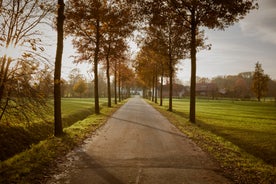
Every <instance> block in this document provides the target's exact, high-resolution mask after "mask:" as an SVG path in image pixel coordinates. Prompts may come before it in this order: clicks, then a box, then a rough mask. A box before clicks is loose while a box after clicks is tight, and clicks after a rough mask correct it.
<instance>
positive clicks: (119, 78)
mask: <svg viewBox="0 0 276 184" xmlns="http://www.w3.org/2000/svg"><path fill="white" fill-rule="evenodd" d="M118 67H119V73H118V96H119V102H121V99H122V97H121V69H120V68H121V61H119V66H118Z"/></svg>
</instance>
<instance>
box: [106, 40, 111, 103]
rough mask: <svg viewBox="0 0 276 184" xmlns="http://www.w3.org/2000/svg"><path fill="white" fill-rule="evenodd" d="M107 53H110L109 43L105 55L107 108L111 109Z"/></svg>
mask: <svg viewBox="0 0 276 184" xmlns="http://www.w3.org/2000/svg"><path fill="white" fill-rule="evenodd" d="M109 53H110V43H109V45H108V51H107V54H106V78H107V106H108V107H111V88H110V74H109V69H110V62H109Z"/></svg>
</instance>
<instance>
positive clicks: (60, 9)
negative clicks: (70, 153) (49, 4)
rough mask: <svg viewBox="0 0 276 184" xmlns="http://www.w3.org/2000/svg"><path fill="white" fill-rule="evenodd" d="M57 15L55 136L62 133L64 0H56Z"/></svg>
mask: <svg viewBox="0 0 276 184" xmlns="http://www.w3.org/2000/svg"><path fill="white" fill-rule="evenodd" d="M57 6H58V15H57V49H56V60H55V74H54V115H55V136H60V135H62V134H63V129H62V119H61V78H60V77H61V64H62V63H61V62H62V52H63V24H64V19H65V16H64V6H65V4H64V1H63V0H58V5H57Z"/></svg>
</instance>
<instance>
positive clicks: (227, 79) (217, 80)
mask: <svg viewBox="0 0 276 184" xmlns="http://www.w3.org/2000/svg"><path fill="white" fill-rule="evenodd" d="M197 86H198V89H197V92H198V94H199V95H201V96H208V97H211V98H216V97H227V98H235V99H251V98H257V100H258V101H260V100H261V98H263V97H275V98H276V81H274V80H272V79H270V77H269V76H268V75H267V74H265V73H264V70H263V69H262V66H261V64H260V63H259V62H257V63H256V65H255V71H252V72H243V73H239V74H238V75H228V76H218V77H214V78H212V79H209V78H204V77H197Z"/></svg>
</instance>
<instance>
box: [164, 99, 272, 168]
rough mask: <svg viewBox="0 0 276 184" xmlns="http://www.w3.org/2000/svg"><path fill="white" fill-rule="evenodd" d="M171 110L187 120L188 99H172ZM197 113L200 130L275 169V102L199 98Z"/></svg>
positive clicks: (165, 104) (166, 104) (165, 103)
mask: <svg viewBox="0 0 276 184" xmlns="http://www.w3.org/2000/svg"><path fill="white" fill-rule="evenodd" d="M164 106H168V101H167V100H165V101H164ZM173 110H174V111H175V112H176V113H177V114H181V115H182V116H184V117H187V118H188V114H189V100H188V99H174V100H173ZM196 110H197V124H198V125H199V126H200V127H203V128H204V129H207V130H209V131H211V132H213V133H214V134H217V135H219V136H221V137H223V138H225V139H226V140H229V141H230V142H232V143H234V144H235V145H237V146H239V147H240V148H241V149H244V150H245V151H246V152H248V153H250V154H252V155H254V156H256V157H258V158H261V159H263V160H264V161H265V162H266V163H268V164H271V165H273V166H276V104H275V102H255V101H230V100H206V99H198V100H197V108H196Z"/></svg>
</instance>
